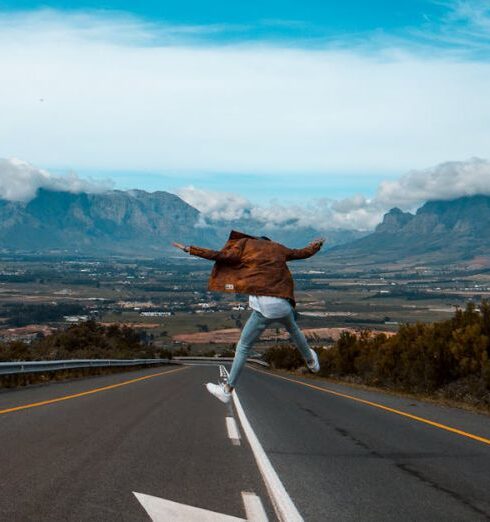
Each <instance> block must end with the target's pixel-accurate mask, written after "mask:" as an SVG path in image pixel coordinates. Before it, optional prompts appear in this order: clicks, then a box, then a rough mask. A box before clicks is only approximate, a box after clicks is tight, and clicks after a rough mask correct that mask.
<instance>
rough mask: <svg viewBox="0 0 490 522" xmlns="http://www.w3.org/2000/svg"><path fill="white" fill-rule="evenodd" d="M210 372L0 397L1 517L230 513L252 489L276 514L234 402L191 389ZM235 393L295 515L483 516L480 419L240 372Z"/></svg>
mask: <svg viewBox="0 0 490 522" xmlns="http://www.w3.org/2000/svg"><path fill="white" fill-rule="evenodd" d="M218 375H219V369H218V367H202V366H195V367H182V368H180V367H179V368H176V367H169V368H162V369H156V368H152V369H148V370H143V371H138V372H128V373H121V374H116V375H110V376H103V377H93V378H87V379H83V380H77V381H71V382H64V383H55V384H49V385H43V386H36V387H30V388H25V389H20V390H14V391H2V392H0V520H2V521H3V520H5V521H29V522H31V521H104V522H105V521H140V520H141V521H147V520H150V518H149V516H148V515H147V513H146V511H145V509H144V508H143V506H142V505H141V504H140V502H139V501H138V499H137V498H136V497H135V495H134V494H133V492H138V493H142V494H145V495H151V496H154V497H158V498H159V499H166V500H170V501H173V502H176V503H179V504H181V505H190V506H195V507H199V508H202V509H205V510H210V511H212V512H216V513H222V514H226V515H230V516H234V517H239V518H242V519H245V518H247V511H246V509H245V507H244V502H243V498H242V492H253V493H254V494H255V495H256V496H257V497H258V498H259V499H260V501H261V504H262V506H263V509H264V511H265V513H266V515H267V517H268V518H269V520H276V515H275V509H274V507H273V506H274V502H275V503H276V509H277V498H275V496H274V495H275V494H277V490H276V491H275V486H271V484H270V483H269V484H268V487H266V485H265V483H264V479H263V477H262V472H263V470H262V472H261V471H260V468H259V466H260V463H258V462H257V460H256V459H257V448H256V447H255V446H254V447H252V446H251V445H250V443H249V441H248V439H247V434H246V433H245V431H244V428H243V424H242V422H241V419H240V418H239V414H238V410H237V405H236V403H235V405H233V406H226V405H224V404H222V403H220V402H219V401H217V400H216V399H215V398H214V397H212V396H210V395H209V394H208V393H207V392H206V390H205V389H204V387H203V383H204V382H206V381H209V380H213V381H216V380H217V378H218ZM150 376H152V377H150ZM141 377H149V378H144V379H140V378H141ZM128 381H131V382H128ZM293 381H294V382H293ZM120 383H125V384H123V385H121V386H114V385H115V384H120ZM312 386H313V387H312ZM101 388H102V389H101ZM97 389H98V390H99V391H95V392H93V393H88V394H86V393H85V392H87V391H92V390H97ZM332 392H334V393H332ZM80 394H82V395H80ZM238 397H239V402H240V403H241V405H242V407H243V411H244V414H245V415H246V417H247V419H248V421H249V422H250V426H251V428H252V429H253V432H254V434H255V435H256V438H257V441H256V443H257V444H259V446H260V447H261V448H262V449H263V450H264V451H265V455H266V458H268V459H269V462H270V464H271V465H272V468H273V470H275V472H276V473H277V478H278V480H279V481H280V482H281V483H282V486H283V487H284V489H285V491H283V493H284V494H285V495H286V496H287V497H288V501H290V502H291V503H292V504H293V505H294V506H295V508H296V509H297V511H298V512H299V514H300V515H301V516H302V517H303V518H304V520H315V521H317V520H318V521H320V520H321V521H326V520H335V521H339V520H340V521H343V520H353V521H354V520H355V521H361V520H362V521H370V520H373V521H385V520H386V521H393V520H397V521H404V520H407V521H418V520H420V521H437V520H441V521H442V520H444V521H453V520H454V521H458V522H459V521H466V520H468V521H477V520H490V493H489V492H490V418H489V417H487V416H483V415H477V414H472V413H469V412H465V411H461V410H457V409H452V408H444V407H439V406H435V405H430V404H426V403H422V402H418V401H413V400H410V399H406V398H400V397H396V396H392V395H387V394H382V393H374V392H368V391H364V390H359V389H355V388H352V387H348V386H340V385H336V384H332V383H327V382H326V381H321V380H312V379H301V378H297V377H294V378H292V377H290V376H281V375H272V374H269V373H267V372H263V371H257V370H252V369H249V370H247V371H245V372H244V374H243V378H242V380H241V382H240V387H239V389H238ZM56 398H64V399H63V400H61V401H57V402H49V401H52V400H53V399H56ZM44 401H47V403H45V404H41V405H35V404H36V403H39V402H44ZM360 401H364V402H360ZM366 401H367V402H366ZM33 404H34V406H32V405H33ZM24 406H27V407H26V408H23V409H18V408H20V407H24ZM383 406H384V407H385V409H383ZM16 408H17V409H16ZM386 408H389V409H386ZM403 413H405V414H407V415H402V414H403ZM226 417H229V418H232V419H233V418H234V419H235V420H234V421H233V420H232V421H226ZM427 420H429V421H431V422H433V423H435V424H428V423H427V422H426V421H427ZM227 422H228V424H227ZM230 422H231V424H232V425H233V424H234V423H235V422H236V426H237V429H238V432H239V437H240V439H239V440H238V441H237V440H236V434H235V437H232V438H230V435H233V433H231V432H229V431H228V430H229V429H230V426H229V423H230ZM448 428H450V429H457V430H458V432H455V431H450V430H448ZM232 431H233V430H232ZM475 437H476V438H475ZM478 437H479V438H480V440H479V439H478ZM254 444H255V443H254ZM276 489H277V488H276ZM271 498H272V500H271ZM212 519H213V516H211V518H210V519H209V520H212ZM183 520H185V517H184V518H183Z"/></svg>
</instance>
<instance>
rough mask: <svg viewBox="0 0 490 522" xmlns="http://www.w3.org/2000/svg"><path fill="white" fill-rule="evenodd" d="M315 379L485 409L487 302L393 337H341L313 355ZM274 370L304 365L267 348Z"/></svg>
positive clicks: (489, 350) (488, 393)
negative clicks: (317, 370) (317, 362)
mask: <svg viewBox="0 0 490 522" xmlns="http://www.w3.org/2000/svg"><path fill="white" fill-rule="evenodd" d="M318 355H319V358H320V365H321V370H320V374H319V375H320V376H323V377H330V378H336V379H341V380H346V381H350V382H356V383H359V384H366V385H370V386H376V387H381V388H386V389H390V390H393V391H401V392H408V393H414V394H419V395H425V396H431V397H436V398H443V399H450V400H452V401H457V402H464V403H467V404H471V405H473V406H476V407H480V408H483V409H487V410H488V409H490V303H489V302H488V301H483V302H482V303H481V304H480V306H479V307H478V308H477V307H476V306H475V305H474V304H473V303H469V304H468V305H467V306H466V309H464V310H463V309H459V310H457V311H456V312H455V314H454V316H453V317H452V318H451V319H448V320H446V321H442V322H436V323H416V324H404V325H401V326H400V328H399V330H398V332H397V334H396V335H394V336H391V337H388V336H386V335H385V334H377V335H373V334H372V333H371V332H369V331H368V330H365V331H362V332H361V333H360V334H359V335H355V334H353V333H350V332H344V333H342V335H341V337H340V339H339V340H338V341H337V342H335V344H333V345H332V346H331V347H329V348H327V349H322V350H319V351H318ZM265 359H266V360H267V362H269V363H270V364H271V365H272V367H274V368H282V369H286V370H294V369H296V368H299V367H300V366H303V365H304V362H303V360H302V359H301V357H300V356H299V354H298V352H297V350H294V348H293V347H291V346H286V345H282V346H278V347H274V348H271V349H269V350H268V351H267V352H266V354H265Z"/></svg>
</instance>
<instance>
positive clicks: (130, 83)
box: [0, 11, 490, 176]
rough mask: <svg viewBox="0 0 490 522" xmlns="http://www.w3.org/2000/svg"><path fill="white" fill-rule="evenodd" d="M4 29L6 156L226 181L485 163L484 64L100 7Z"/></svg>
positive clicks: (23, 16) (488, 88) (14, 19)
mask: <svg viewBox="0 0 490 522" xmlns="http://www.w3.org/2000/svg"><path fill="white" fill-rule="evenodd" d="M0 29H1V30H0V64H1V65H0V72H1V75H2V78H4V79H5V80H4V81H2V82H0V114H1V119H0V144H1V148H2V149H1V151H0V153H2V154H3V155H4V156H7V155H8V156H17V157H22V158H28V159H29V160H30V161H32V162H34V163H36V164H39V165H49V166H51V167H65V166H66V165H70V166H72V167H73V168H77V169H99V170H103V169H112V170H114V169H126V170H138V169H141V170H152V171H160V172H165V173H174V174H175V173H178V172H181V171H198V172H210V171H214V172H229V173H230V176H232V175H233V174H235V173H250V172H253V173H264V174H271V173H277V174H287V173H295V174H301V173H304V172H310V173H318V175H324V176H329V175H334V174H335V175H338V174H343V175H345V176H348V174H349V173H366V172H371V173H374V172H376V173H380V172H382V173H388V172H390V173H393V172H399V173H400V172H404V171H406V170H407V169H408V168H411V167H415V168H422V167H423V166H424V165H430V164H436V163H439V162H441V161H444V160H446V159H447V158H449V157H453V158H456V157H469V156H481V157H488V156H490V150H489V147H490V146H489V144H490V127H489V126H488V124H487V122H488V121H490V98H489V97H488V92H490V64H489V63H487V62H484V61H481V62H476V61H474V60H471V59H466V58H462V57H461V56H460V57H452V56H451V55H449V54H444V53H442V51H441V52H440V53H439V54H437V53H432V54H430V53H426V54H424V53H421V54H419V55H418V54H412V53H410V52H409V51H407V50H401V49H400V48H394V47H386V48H378V49H376V50H375V51H373V49H372V46H370V48H369V52H364V51H363V49H362V47H360V46H359V45H358V41H356V46H355V47H353V48H352V49H350V50H349V49H347V48H346V46H345V45H344V46H343V47H342V48H339V47H338V46H336V47H332V48H324V49H318V48H317V49H314V50H312V49H305V48H302V49H301V48H293V47H287V44H286V43H283V44H281V45H279V44H277V43H276V44H272V43H270V44H265V43H263V44H261V45H259V44H252V43H250V44H233V45H231V44H230V45H227V46H216V45H214V46H213V45H211V44H210V43H207V44H203V42H202V41H201V42H200V43H199V44H196V43H195V42H194V43H193V40H192V38H191V37H189V38H191V39H190V40H186V39H185V38H184V35H195V34H202V33H205V32H206V31H208V32H212V31H219V30H220V28H219V27H214V26H211V27H206V26H204V27H193V26H189V27H172V26H169V25H158V26H156V25H152V24H148V23H147V22H142V21H141V20H138V19H136V18H133V17H128V16H122V15H121V16H119V15H117V14H114V13H103V12H102V13H100V12H99V13H97V12H95V13H78V14H77V13H75V14H73V13H71V14H70V13H60V12H56V11H39V12H31V13H20V14H16V15H12V14H9V13H3V14H1V15H0ZM386 45H389V44H388V43H387V44H386ZM391 45H392V44H391ZM405 49H406V47H405Z"/></svg>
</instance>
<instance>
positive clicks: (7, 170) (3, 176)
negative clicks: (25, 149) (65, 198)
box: [0, 158, 110, 201]
mask: <svg viewBox="0 0 490 522" xmlns="http://www.w3.org/2000/svg"><path fill="white" fill-rule="evenodd" d="M109 187H110V183H109V182H95V181H91V180H87V179H81V178H79V177H78V176H77V175H76V174H74V173H69V174H67V175H65V176H55V175H53V174H50V173H49V172H47V171H46V170H42V169H38V168H36V167H34V166H33V165H31V164H29V163H27V162H26V161H22V160H19V159H15V158H10V159H6V158H0V198H2V199H8V200H10V201H29V200H30V199H32V198H33V197H34V196H35V195H36V192H37V190H38V189H39V188H45V189H49V190H62V191H67V192H102V191H104V190H107V189H108V188H109Z"/></svg>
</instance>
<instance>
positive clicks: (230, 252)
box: [172, 240, 243, 265]
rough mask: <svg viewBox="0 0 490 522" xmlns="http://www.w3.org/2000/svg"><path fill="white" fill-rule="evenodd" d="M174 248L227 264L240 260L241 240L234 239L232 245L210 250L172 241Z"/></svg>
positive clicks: (236, 262)
mask: <svg viewBox="0 0 490 522" xmlns="http://www.w3.org/2000/svg"><path fill="white" fill-rule="evenodd" d="M172 245H173V246H174V247H176V248H180V249H181V250H183V251H184V252H188V253H189V254H190V255H191V256H197V257H202V258H204V259H209V260H210V261H218V262H220V263H227V264H229V265H232V264H238V263H240V261H241V255H242V248H243V240H239V241H236V242H235V243H234V244H233V245H231V246H228V247H226V248H223V249H222V250H211V249H209V248H202V247H197V246H186V245H182V244H181V243H172Z"/></svg>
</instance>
